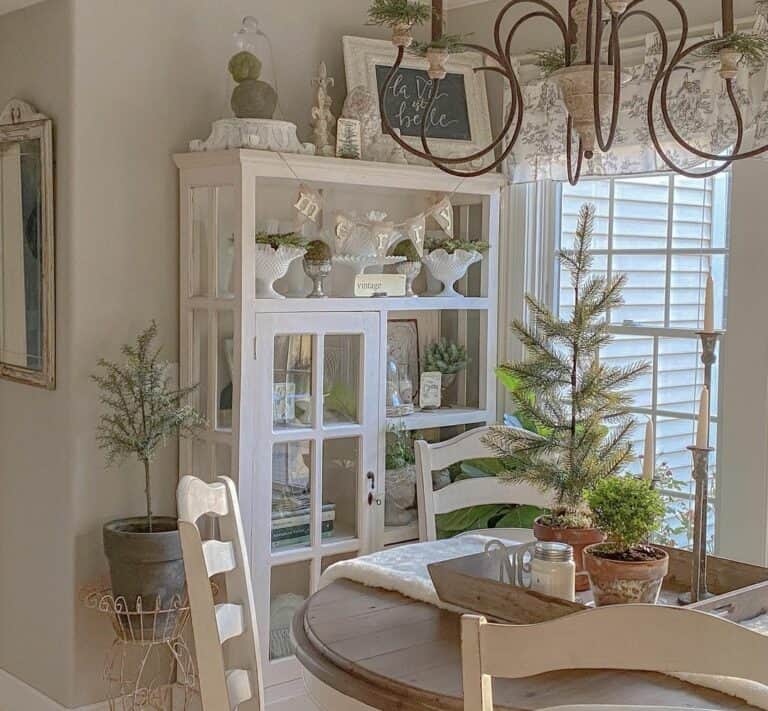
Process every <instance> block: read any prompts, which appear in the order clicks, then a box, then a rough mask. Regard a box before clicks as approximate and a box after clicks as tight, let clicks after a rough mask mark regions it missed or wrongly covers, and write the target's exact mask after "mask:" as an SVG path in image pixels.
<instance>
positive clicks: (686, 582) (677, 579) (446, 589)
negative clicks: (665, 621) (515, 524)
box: [428, 546, 768, 624]
mask: <svg viewBox="0 0 768 711" xmlns="http://www.w3.org/2000/svg"><path fill="white" fill-rule="evenodd" d="M660 547H661V548H664V550H666V551H667V553H669V573H668V574H667V577H666V578H665V579H664V584H663V587H662V592H661V597H660V600H659V603H660V604H664V605H679V603H678V597H679V595H680V594H681V593H684V592H687V591H689V590H690V576H691V561H692V554H691V552H690V551H685V550H680V549H678V548H666V547H664V546H660ZM428 568H429V574H430V576H431V578H432V582H433V583H434V586H435V590H436V591H437V596H438V597H439V598H440V600H442V601H443V602H445V603H448V604H451V605H455V606H457V607H461V608H463V609H465V610H471V611H472V612H478V613H480V614H483V615H487V616H488V617H491V618H493V619H494V620H499V621H502V622H512V623H515V624H535V623H538V622H546V621H547V620H554V619H557V618H559V617H564V616H565V615H570V614H571V613H573V612H580V611H582V610H586V609H588V608H589V605H588V604H587V603H588V602H589V601H590V594H589V593H582V594H581V596H580V597H581V600H582V601H581V602H569V601H567V600H561V599H560V598H555V597H550V596H549V595H543V594H541V593H537V592H533V591H531V590H528V589H526V588H521V587H517V586H515V585H509V584H508V583H501V582H499V580H498V575H499V562H498V559H496V558H494V557H493V556H490V555H488V554H486V553H477V554H475V555H469V556H465V557H463V558H455V559H453V560H447V561H445V562H442V563H432V564H431V565H429V566H428ZM707 586H708V589H709V591H710V592H711V593H713V594H714V596H713V597H711V598H708V599H707V600H704V601H702V602H697V603H694V604H692V605H686V606H685V607H687V608H688V609H692V610H700V611H702V612H711V613H713V614H717V615H719V616H721V617H723V618H725V619H727V620H731V621H732V622H743V621H745V620H749V619H751V618H753V617H757V616H758V615H761V614H766V613H768V568H763V567H761V566H758V565H750V564H748V563H739V562H737V561H733V560H727V559H725V558H716V557H714V556H709V557H708V559H707Z"/></svg>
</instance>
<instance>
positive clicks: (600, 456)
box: [485, 205, 648, 591]
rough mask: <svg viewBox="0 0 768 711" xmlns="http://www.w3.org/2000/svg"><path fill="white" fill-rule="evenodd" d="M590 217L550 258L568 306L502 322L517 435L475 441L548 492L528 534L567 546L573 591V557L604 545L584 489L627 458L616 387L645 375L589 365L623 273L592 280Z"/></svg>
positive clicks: (499, 433) (496, 431) (586, 212)
mask: <svg viewBox="0 0 768 711" xmlns="http://www.w3.org/2000/svg"><path fill="white" fill-rule="evenodd" d="M594 218H595V208H594V206H593V205H584V206H583V207H582V209H581V214H580V215H579V220H578V224H577V227H576V239H575V244H574V248H573V249H572V250H563V251H561V252H560V254H559V255H558V256H559V259H560V262H561V264H562V265H563V268H564V269H565V270H566V271H567V272H568V273H569V274H570V277H571V278H570V284H571V287H572V289H573V300H572V303H573V304H574V305H573V306H572V307H570V308H569V309H568V310H564V314H563V316H562V317H561V316H559V315H558V314H555V313H553V312H552V311H551V309H550V308H549V307H548V306H547V305H546V304H543V303H541V302H540V301H538V300H536V299H535V298H533V297H531V296H528V297H527V299H526V300H527V304H528V308H529V310H530V313H531V321H530V323H525V322H523V321H515V322H514V323H513V325H512V330H513V332H514V333H515V334H516V335H517V337H518V338H519V339H520V341H521V343H522V344H523V345H524V346H525V350H526V353H527V357H526V359H525V360H523V361H520V362H514V363H507V364H504V365H502V366H500V372H501V373H502V374H503V375H504V376H505V379H506V381H507V382H508V383H512V384H514V387H513V389H511V390H510V397H511V399H512V402H513V403H514V406H515V412H514V413H513V414H514V415H516V416H517V417H518V419H519V421H521V422H524V423H526V424H525V426H526V428H527V429H520V428H514V427H493V428H491V430H490V432H489V434H488V435H487V436H486V439H485V443H486V444H487V445H488V446H489V448H490V449H491V451H493V452H494V453H495V454H496V455H497V456H499V457H501V458H503V459H506V460H507V461H508V462H509V467H508V472H506V473H504V474H503V475H502V478H506V479H508V480H509V481H512V482H526V483H529V484H532V485H534V486H537V487H539V488H540V489H542V490H544V491H550V492H552V494H553V498H554V504H555V505H554V507H553V509H552V512H551V513H550V514H548V515H546V516H542V517H540V518H539V519H537V521H536V523H535V525H534V529H533V530H534V534H535V535H536V537H537V538H538V539H539V540H541V541H559V542H563V543H568V544H570V545H571V546H573V548H574V557H575V560H576V568H577V590H579V591H583V590H587V589H588V588H589V581H588V579H587V577H586V575H585V574H584V566H583V560H582V552H583V550H584V548H586V546H588V545H591V544H593V543H601V542H602V541H603V540H604V534H603V533H602V532H601V531H600V530H599V528H596V527H595V526H594V525H593V522H592V519H591V516H590V511H589V508H588V506H587V504H586V501H585V499H584V492H585V491H586V490H589V489H592V488H594V487H595V486H596V485H597V483H598V482H600V481H601V480H602V479H606V478H608V477H611V476H615V475H616V474H618V473H619V472H622V471H624V470H625V469H626V466H627V464H629V463H630V462H631V461H632V460H633V459H634V454H633V450H632V444H631V442H630V439H629V433H630V432H631V431H632V429H633V428H634V427H635V420H634V419H633V418H632V417H631V416H630V415H629V411H628V408H629V405H630V403H631V399H630V396H629V395H628V394H627V391H626V386H627V385H628V384H629V383H631V382H632V381H633V380H634V379H635V378H637V377H638V376H640V375H641V374H643V373H645V372H646V371H647V369H648V365H647V363H640V362H638V363H634V364H630V365H628V366H626V367H621V368H615V367H611V366H609V365H607V364H601V363H600V361H599V358H598V352H599V350H600V348H601V347H604V346H605V345H606V344H607V343H609V342H610V340H611V334H610V333H609V331H608V319H607V318H606V314H607V313H608V312H609V311H610V310H613V309H616V308H618V307H620V306H621V304H622V303H623V300H622V296H621V291H622V287H623V286H624V284H625V283H626V276H625V275H623V274H613V275H612V276H611V277H610V278H607V277H604V276H601V275H599V274H595V272H594V270H593V268H592V263H593V259H594V258H593V256H592V252H591V250H590V244H591V236H592V231H593V227H594ZM531 430H533V431H531Z"/></svg>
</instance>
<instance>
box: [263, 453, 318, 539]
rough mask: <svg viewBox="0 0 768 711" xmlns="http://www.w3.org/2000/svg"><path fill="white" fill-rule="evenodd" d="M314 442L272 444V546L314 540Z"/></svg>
mask: <svg viewBox="0 0 768 711" xmlns="http://www.w3.org/2000/svg"><path fill="white" fill-rule="evenodd" d="M312 446H313V445H312V442H311V441H310V440H302V441H299V442H279V443H277V444H275V445H274V446H273V448H272V536H271V541H272V550H273V551H278V550H285V549H287V548H302V547H307V546H309V545H310V544H311V541H312Z"/></svg>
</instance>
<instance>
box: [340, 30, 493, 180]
mask: <svg viewBox="0 0 768 711" xmlns="http://www.w3.org/2000/svg"><path fill="white" fill-rule="evenodd" d="M342 45H343V48H344V66H345V70H346V78H347V92H348V93H349V92H351V91H352V90H353V89H355V88H356V87H364V88H365V89H366V90H368V91H369V92H371V93H373V94H374V95H376V96H377V97H378V96H379V76H380V75H381V71H382V70H381V68H382V67H391V66H392V65H393V64H394V61H395V58H396V55H397V51H396V49H395V47H394V46H393V45H392V43H391V42H389V41H386V40H377V39H370V38H367V37H350V36H346V37H344V38H343V39H342ZM484 63H485V62H484V58H483V56H482V55H480V54H477V53H475V52H464V53H462V54H454V55H452V56H451V58H450V59H449V61H448V64H447V69H448V77H447V79H450V78H451V77H454V78H455V79H456V81H459V82H462V83H463V97H464V98H465V100H466V121H467V122H468V127H467V128H468V133H469V138H468V139H467V140H454V139H449V138H430V139H429V146H430V149H431V150H432V151H433V152H434V153H435V155H437V156H441V157H444V158H459V157H461V156H466V155H470V154H471V153H474V152H476V151H479V150H482V149H483V148H485V147H486V146H488V145H489V144H490V143H491V142H492V140H493V137H492V133H491V119H490V112H489V109H488V93H487V89H486V84H485V72H478V71H475V70H476V68H477V67H481V66H484ZM402 66H403V69H404V70H423V71H426V69H427V68H428V66H429V64H428V62H427V60H426V59H423V58H422V57H417V56H411V55H408V54H406V57H405V59H404V60H403V65H402ZM377 67H378V68H379V69H378V70H377ZM409 99H410V100H411V101H413V100H416V101H418V97H416V98H414V97H409ZM461 109H462V113H463V112H464V107H461ZM402 138H403V139H404V140H405V141H406V142H407V143H408V144H410V145H413V146H416V147H418V148H419V149H421V140H420V138H419V137H418V136H408V135H404V134H403V135H402ZM406 158H407V160H408V162H409V163H411V162H412V163H415V164H419V165H429V163H428V162H427V161H424V160H422V159H420V158H417V157H415V156H411V155H407V156H406ZM493 159H494V154H493V151H491V152H489V153H488V154H487V155H485V156H483V157H482V158H479V159H477V160H475V161H472V162H470V163H464V164H460V166H459V167H461V168H462V169H468V168H469V169H473V170H477V169H479V168H482V167H484V166H486V165H488V164H489V163H491V162H492V161H493Z"/></svg>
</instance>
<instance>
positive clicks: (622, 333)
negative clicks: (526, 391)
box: [554, 172, 730, 547]
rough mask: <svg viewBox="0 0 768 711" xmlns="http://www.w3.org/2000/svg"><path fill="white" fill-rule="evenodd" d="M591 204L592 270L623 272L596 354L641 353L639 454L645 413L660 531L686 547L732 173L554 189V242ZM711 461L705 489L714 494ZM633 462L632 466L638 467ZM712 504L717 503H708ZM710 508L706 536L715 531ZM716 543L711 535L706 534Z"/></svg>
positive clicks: (563, 238) (562, 302)
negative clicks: (709, 313) (663, 508)
mask: <svg viewBox="0 0 768 711" xmlns="http://www.w3.org/2000/svg"><path fill="white" fill-rule="evenodd" d="M585 202H591V203H593V204H594V205H595V207H596V208H597V219H596V221H595V232H594V238H593V241H592V251H593V253H594V257H595V260H594V269H595V270H596V271H599V272H601V273H603V274H605V273H607V274H609V275H610V274H614V273H617V272H623V273H625V274H626V275H627V278H628V281H627V286H626V289H625V291H624V301H625V304H624V305H623V306H622V307H621V308H618V309H615V310H614V311H613V312H612V313H611V314H610V323H611V331H612V333H613V334H614V339H613V342H612V343H611V344H610V345H609V346H608V347H607V348H605V349H604V351H603V352H602V353H601V359H602V361H603V362H605V363H606V364H610V365H614V366H619V365H622V364H623V363H628V362H632V361H635V360H638V359H644V360H647V361H648V362H649V363H651V365H652V369H651V371H650V372H649V374H648V375H647V376H645V377H643V378H642V379H641V380H638V381H636V382H635V383H634V384H632V386H631V394H632V397H633V403H634V404H633V412H634V414H635V415H636V417H637V420H638V422H639V424H640V426H639V427H638V428H637V430H636V431H635V433H634V435H633V438H634V440H635V448H636V451H637V452H642V451H643V446H642V440H643V435H644V429H645V428H644V424H645V421H646V420H647V418H649V417H650V418H653V420H654V422H655V425H656V453H657V459H656V462H657V465H658V466H659V467H660V468H662V467H663V471H664V472H665V475H664V476H663V479H662V481H663V483H662V486H663V490H664V494H665V498H666V499H667V501H668V516H667V519H666V521H665V526H664V531H663V532H662V537H663V538H664V539H665V540H668V541H670V542H672V541H673V542H674V544H675V545H678V546H682V547H686V546H690V544H691V540H690V519H691V502H692V488H693V487H692V481H691V455H690V452H689V451H688V450H687V449H686V447H687V446H688V445H689V444H691V443H692V442H693V438H694V433H695V428H696V413H697V409H698V398H699V395H700V392H701V387H702V384H703V380H704V368H703V365H702V363H701V349H700V343H699V339H698V337H697V335H696V330H697V329H699V328H701V327H702V326H703V320H704V298H705V287H706V280H707V276H708V275H709V274H710V273H711V274H712V276H713V278H714V280H715V285H716V286H715V321H716V323H715V325H716V327H717V328H720V327H722V326H723V317H724V314H725V298H726V293H727V284H726V278H727V260H728V210H729V203H730V177H729V174H728V173H727V172H726V173H722V174H720V175H718V176H716V177H714V178H709V179H706V180H693V179H688V178H684V177H681V176H670V175H652V176H647V177H645V176H643V177H631V178H614V179H595V180H583V181H582V182H581V183H580V184H579V185H576V186H571V185H568V184H565V185H563V186H562V187H561V189H560V200H559V208H560V209H559V218H560V226H559V229H558V230H557V232H558V234H559V236H560V244H559V246H560V247H562V248H566V249H567V248H570V246H571V245H572V244H573V236H574V229H575V227H576V221H577V217H578V213H579V209H580V207H581V205H582V204H583V203H585ZM559 271H560V269H559V265H558V266H557V267H556V274H555V295H554V296H555V300H556V301H557V306H558V307H559V309H560V311H561V313H563V314H566V313H567V311H568V309H569V307H572V305H573V294H572V292H571V291H570V289H569V284H568V281H567V279H561V275H560V273H559ZM712 390H713V393H712V397H713V401H714V405H713V414H714V417H713V421H712V432H711V441H712V442H715V443H716V442H717V423H718V418H717V412H718V404H717V403H718V397H717V391H718V377H717V366H716V367H715V370H714V373H713V387H712ZM714 465H715V460H714V459H713V466H712V470H713V474H712V479H711V495H712V499H713V502H714V501H715V493H716V492H715V486H714V484H715V480H716V476H715V473H714V470H715V466H714ZM639 468H640V465H639V463H638V464H636V465H635V469H636V471H638V472H639ZM713 505H714V504H713ZM713 532H714V515H712V516H711V517H710V536H711V538H713V537H714V534H713ZM711 542H712V541H711Z"/></svg>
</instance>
